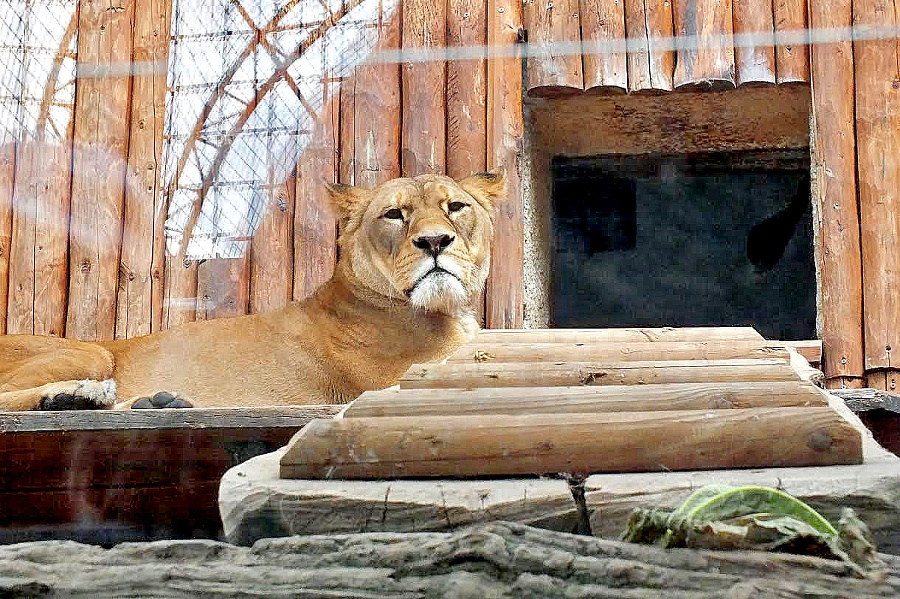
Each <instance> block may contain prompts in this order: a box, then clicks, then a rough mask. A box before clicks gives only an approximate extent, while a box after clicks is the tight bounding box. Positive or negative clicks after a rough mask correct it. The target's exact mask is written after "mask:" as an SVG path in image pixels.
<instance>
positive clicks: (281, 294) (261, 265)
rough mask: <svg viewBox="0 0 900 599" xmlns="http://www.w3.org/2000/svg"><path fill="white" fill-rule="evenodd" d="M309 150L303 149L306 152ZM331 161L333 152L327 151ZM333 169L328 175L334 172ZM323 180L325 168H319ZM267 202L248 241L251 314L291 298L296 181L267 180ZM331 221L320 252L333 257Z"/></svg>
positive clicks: (274, 307) (307, 264)
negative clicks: (322, 172) (329, 250)
mask: <svg viewBox="0 0 900 599" xmlns="http://www.w3.org/2000/svg"><path fill="white" fill-rule="evenodd" d="M306 151H309V147H308V146H307V150H306ZM331 156H332V162H335V156H336V153H335V152H334V151H332V152H331ZM334 170H335V169H334V168H332V169H331V172H332V173H333V172H334ZM323 171H324V174H323V178H324V177H326V176H327V172H328V171H327V169H323ZM269 183H270V184H271V185H273V187H274V188H273V189H271V190H270V191H269V197H268V200H269V203H268V206H267V207H266V211H265V215H264V216H263V219H262V222H261V223H260V224H259V228H258V229H257V230H256V233H255V234H254V235H253V239H252V240H251V242H250V298H249V306H248V310H249V312H251V313H254V314H255V313H257V312H267V311H269V310H277V309H278V308H282V307H284V306H285V305H286V304H287V303H288V302H290V301H291V300H292V299H293V297H294V295H293V294H294V219H295V216H294V206H295V198H296V196H297V189H296V188H297V180H296V178H295V177H289V178H288V179H287V180H286V181H283V182H276V181H270V182H269ZM334 231H335V227H334V222H333V220H332V226H331V238H330V240H331V243H330V244H329V243H323V251H324V252H327V251H328V249H331V254H332V255H333V254H334V241H333V238H334ZM302 264H303V266H304V271H305V272H306V271H311V270H312V269H313V266H312V265H313V264H314V263H313V262H312V261H304V262H302Z"/></svg>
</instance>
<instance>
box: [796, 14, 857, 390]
mask: <svg viewBox="0 0 900 599" xmlns="http://www.w3.org/2000/svg"><path fill="white" fill-rule="evenodd" d="M851 4H852V3H851V2H850V1H849V0H841V1H839V2H830V3H827V4H826V3H822V2H813V3H811V4H810V10H809V25H810V27H811V28H815V29H829V28H840V27H849V26H851V25H852V6H851ZM811 73H812V91H813V126H812V130H813V132H814V139H812V140H811V142H812V143H811V145H812V158H813V163H812V169H811V171H812V173H811V174H812V180H813V189H812V200H813V233H814V245H815V259H816V272H817V273H818V280H819V284H818V291H817V298H818V302H817V303H818V305H817V313H818V314H819V317H820V319H821V321H820V325H819V326H820V336H821V337H822V341H823V344H824V355H825V362H824V364H823V366H824V369H823V370H824V371H825V372H826V374H827V377H828V382H827V383H826V384H827V385H828V386H829V387H848V386H856V387H860V386H862V385H863V379H862V376H863V335H862V330H863V323H862V314H863V304H862V266H861V252H860V241H859V211H858V209H857V192H856V189H857V188H856V142H855V138H854V136H853V135H850V134H848V132H850V131H853V130H854V128H855V123H854V118H853V114H854V101H853V48H852V45H851V43H850V42H849V41H839V42H834V43H827V44H815V45H813V47H812V50H811Z"/></svg>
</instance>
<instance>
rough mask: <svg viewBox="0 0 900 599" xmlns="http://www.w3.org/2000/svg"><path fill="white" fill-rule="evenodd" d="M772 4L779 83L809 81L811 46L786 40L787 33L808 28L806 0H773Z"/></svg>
mask: <svg viewBox="0 0 900 599" xmlns="http://www.w3.org/2000/svg"><path fill="white" fill-rule="evenodd" d="M816 1H821V0H816ZM772 5H773V9H774V13H775V43H776V46H775V63H776V65H777V69H776V70H777V73H778V83H809V46H808V45H807V44H805V43H795V42H791V43H787V41H786V40H785V35H786V34H788V33H794V34H796V33H797V32H799V31H802V30H805V29H806V19H807V17H806V12H807V11H806V0H773V1H772Z"/></svg>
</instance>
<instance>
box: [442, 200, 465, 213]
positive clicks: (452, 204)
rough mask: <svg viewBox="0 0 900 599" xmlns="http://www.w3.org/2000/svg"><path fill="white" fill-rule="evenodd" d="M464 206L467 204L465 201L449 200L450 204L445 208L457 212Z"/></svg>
mask: <svg viewBox="0 0 900 599" xmlns="http://www.w3.org/2000/svg"><path fill="white" fill-rule="evenodd" d="M466 206H468V204H466V203H465V202H450V205H448V206H447V210H448V211H450V212H459V211H460V210H462V209H463V208H465V207H466Z"/></svg>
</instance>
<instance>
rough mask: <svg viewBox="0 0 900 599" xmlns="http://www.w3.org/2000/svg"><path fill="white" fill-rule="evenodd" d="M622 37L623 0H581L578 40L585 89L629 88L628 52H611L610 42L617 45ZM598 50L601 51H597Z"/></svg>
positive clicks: (623, 35) (622, 90) (620, 90)
mask: <svg viewBox="0 0 900 599" xmlns="http://www.w3.org/2000/svg"><path fill="white" fill-rule="evenodd" d="M625 39H626V38H625V3H624V2H623V0H582V2H581V41H582V44H583V46H584V48H583V50H582V53H583V56H584V89H585V90H586V91H591V92H600V93H625V92H626V91H628V66H627V60H626V56H627V55H626V53H625V52H624V51H622V52H613V51H612V44H614V43H615V44H620V43H622V42H623V41H624V40H625ZM600 49H603V50H604V51H603V52H599V51H598V50H600ZM623 50H624V48H623Z"/></svg>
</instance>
